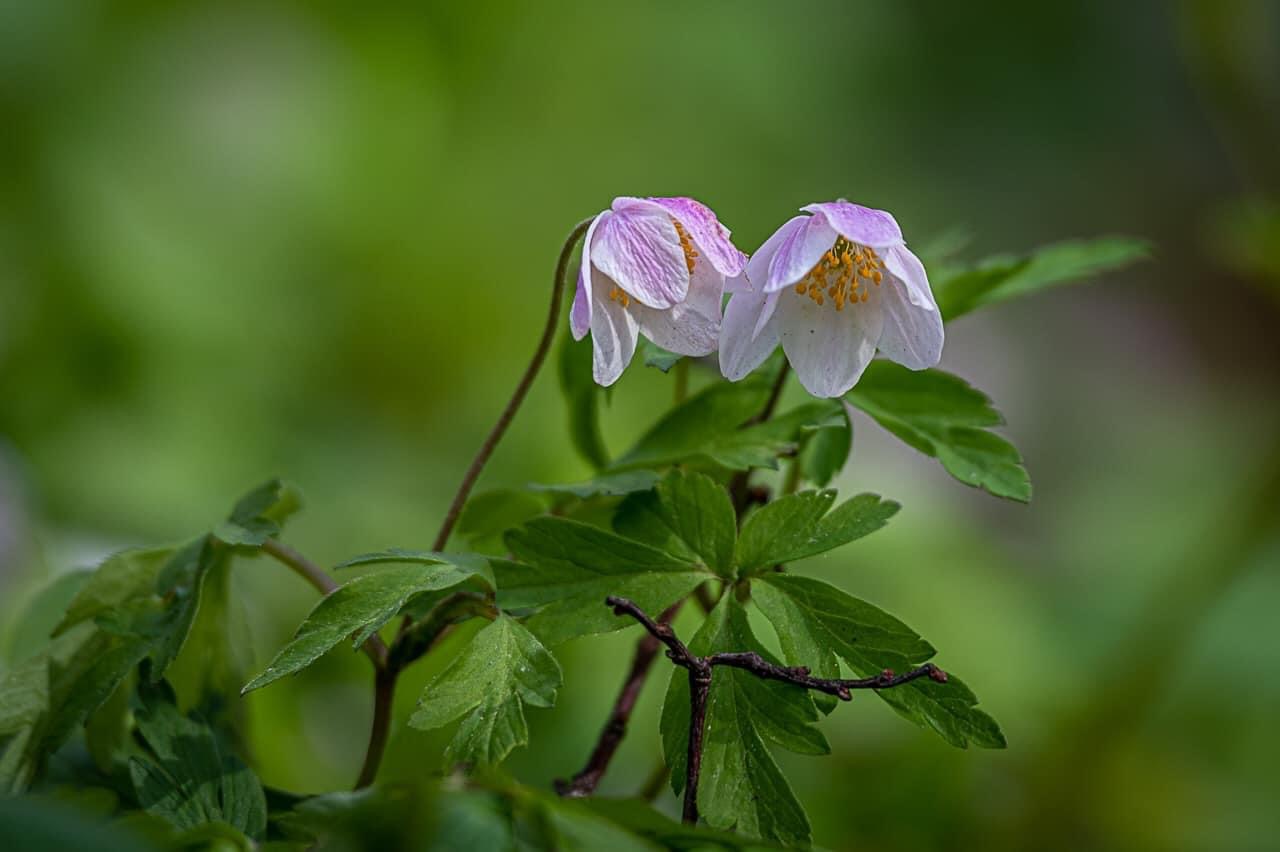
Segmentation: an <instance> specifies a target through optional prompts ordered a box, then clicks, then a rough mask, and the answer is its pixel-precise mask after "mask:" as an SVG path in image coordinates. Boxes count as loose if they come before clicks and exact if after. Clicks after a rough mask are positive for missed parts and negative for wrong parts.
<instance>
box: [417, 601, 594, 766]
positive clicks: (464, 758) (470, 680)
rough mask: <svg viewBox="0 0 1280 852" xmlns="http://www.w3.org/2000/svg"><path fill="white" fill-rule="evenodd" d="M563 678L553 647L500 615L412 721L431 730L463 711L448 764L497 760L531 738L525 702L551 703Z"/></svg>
mask: <svg viewBox="0 0 1280 852" xmlns="http://www.w3.org/2000/svg"><path fill="white" fill-rule="evenodd" d="M602 608H603V607H602ZM561 682H562V676H561V672H560V664H559V663H557V662H556V659H555V657H553V656H551V652H550V651H548V650H547V649H546V648H545V647H543V645H542V643H541V642H539V641H538V640H537V639H536V638H535V637H534V635H533V634H532V633H530V632H529V631H528V630H527V629H525V627H524V626H523V625H521V624H520V623H519V622H517V621H515V620H514V619H512V618H511V617H510V616H507V615H499V616H498V617H497V618H496V619H495V620H494V621H493V622H492V623H490V624H489V625H488V626H486V627H485V628H484V629H483V630H481V631H480V632H479V633H477V634H476V635H475V637H474V638H473V639H472V640H471V644H469V645H468V646H467V647H466V648H465V649H463V650H462V652H461V653H460V654H459V655H458V656H457V657H456V658H455V659H454V660H453V662H452V663H450V664H449V667H448V668H446V669H445V670H444V671H442V672H441V673H440V674H439V675H437V676H436V678H435V679H434V680H432V681H431V683H430V684H428V685H427V688H426V689H425V690H423V693H422V698H421V699H419V701H418V709H417V710H416V711H415V712H414V714H413V716H412V717H410V719H409V724H410V726H412V727H414V728H418V729H420V730H429V729H431V728H438V727H440V726H441V725H445V724H448V723H449V722H452V721H453V720H455V719H458V718H460V717H461V718H462V724H461V725H460V726H459V728H458V732H457V733H456V734H455V735H454V737H453V740H452V741H451V742H450V743H449V746H448V747H447V748H446V749H445V761H446V764H447V765H452V764H454V763H466V764H472V765H492V764H496V763H499V762H501V761H502V759H503V758H505V757H506V756H507V754H509V753H510V752H511V750H512V749H513V748H516V747H517V746H522V745H524V744H525V743H527V742H528V741H529V730H528V726H527V724H526V722H525V718H524V707H525V705H532V706H534V707H551V706H552V705H554V704H555V698H556V690H558V689H559V688H560V684H561Z"/></svg>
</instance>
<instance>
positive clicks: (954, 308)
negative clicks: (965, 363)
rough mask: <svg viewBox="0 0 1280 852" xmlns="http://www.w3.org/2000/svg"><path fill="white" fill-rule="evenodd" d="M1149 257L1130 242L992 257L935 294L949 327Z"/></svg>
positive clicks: (938, 284)
mask: <svg viewBox="0 0 1280 852" xmlns="http://www.w3.org/2000/svg"><path fill="white" fill-rule="evenodd" d="M1150 253H1151V248H1150V245H1149V244H1148V243H1147V242H1145V241H1143V240H1135V239H1131V238H1129V237H1102V238H1099V239H1093V240H1074V241H1069V242H1061V243H1055V244H1053V245H1048V246H1044V247H1042V248H1039V249H1037V250H1036V251H1034V252H1032V253H1031V254H1029V255H1026V256H1025V257H1010V256H1007V255H1004V256H999V257H993V258H989V259H988V260H985V261H983V262H982V263H980V264H978V265H977V266H975V267H973V268H970V269H965V270H961V271H958V272H953V273H950V274H946V275H942V276H939V277H938V279H937V280H936V281H935V283H934V290H933V292H934V295H935V297H936V298H937V301H938V308H939V309H940V310H941V311H942V316H943V318H944V319H946V320H948V321H950V320H953V319H955V318H956V317H959V316H962V315H964V314H966V313H968V312H969V311H971V310H973V309H974V308H978V307H981V306H983V305H990V304H994V303H996V302H1003V301H1005V300H1007V299H1012V298H1014V297H1016V296H1022V295H1025V294H1027V293H1032V292H1035V291H1038V290H1043V289H1046V288H1048V287H1052V286H1055V285H1058V284H1067V283H1072V282H1078V281H1083V280H1086V279H1088V278H1091V277H1093V276H1095V275H1097V274H1099V273H1102V272H1107V271H1110V270H1113V269H1121V268H1123V267H1125V266H1128V265H1130V264H1132V263H1134V262H1135V261H1138V260H1142V259H1144V258H1146V257H1148V256H1149V255H1150Z"/></svg>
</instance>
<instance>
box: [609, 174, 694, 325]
mask: <svg viewBox="0 0 1280 852" xmlns="http://www.w3.org/2000/svg"><path fill="white" fill-rule="evenodd" d="M619 201H622V199H619ZM596 224H597V226H598V227H596V232H595V235H594V237H595V239H594V240H593V241H592V243H591V263H592V265H593V266H595V268H596V269H598V270H600V271H601V272H603V273H604V274H605V275H607V276H609V277H610V278H612V279H613V280H614V281H615V282H617V285H618V286H619V287H621V288H622V289H623V290H626V291H627V293H629V294H630V295H631V296H632V297H633V298H635V299H637V300H638V301H639V302H640V303H641V304H645V305H648V306H649V307H651V308H669V307H671V306H672V305H674V304H676V303H677V302H682V301H684V298H685V296H686V295H688V293H689V267H688V265H687V264H686V262H685V257H684V249H683V247H681V245H680V236H679V235H678V234H677V233H676V226H675V225H674V224H673V223H672V221H671V217H670V216H668V215H667V212H666V211H665V210H663V209H662V208H661V207H658V206H657V205H656V204H649V203H643V204H636V203H626V204H622V205H621V206H619V203H618V201H615V202H614V210H613V211H612V213H611V214H610V215H608V216H603V215H602V216H601V217H600V218H599V220H598V221H597V223H596Z"/></svg>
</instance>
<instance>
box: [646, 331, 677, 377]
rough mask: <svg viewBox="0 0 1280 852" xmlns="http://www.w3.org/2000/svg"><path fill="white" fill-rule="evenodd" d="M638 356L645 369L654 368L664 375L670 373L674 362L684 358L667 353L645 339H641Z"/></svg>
mask: <svg viewBox="0 0 1280 852" xmlns="http://www.w3.org/2000/svg"><path fill="white" fill-rule="evenodd" d="M639 354H640V358H641V359H642V360H643V361H644V365H645V366H646V367H655V368H657V369H659V370H661V371H662V372H664V373H666V372H670V370H671V368H672V367H674V366H675V365H676V362H677V361H679V360H680V359H681V358H683V357H684V356H683V355H677V354H676V353H674V352H668V351H667V350H665V349H663V348H662V347H661V346H659V345H658V344H656V343H654V342H653V341H652V340H650V339H649V338H647V337H645V338H641V342H640V353H639Z"/></svg>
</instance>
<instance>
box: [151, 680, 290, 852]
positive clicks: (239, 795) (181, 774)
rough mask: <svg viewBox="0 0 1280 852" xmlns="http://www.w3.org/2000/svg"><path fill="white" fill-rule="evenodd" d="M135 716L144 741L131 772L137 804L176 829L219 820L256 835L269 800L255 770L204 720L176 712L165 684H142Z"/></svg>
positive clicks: (264, 822)
mask: <svg viewBox="0 0 1280 852" xmlns="http://www.w3.org/2000/svg"><path fill="white" fill-rule="evenodd" d="M134 719H135V720H136V722H137V726H138V733H139V735H140V736H141V737H142V740H143V741H144V742H145V743H146V746H147V753H146V754H145V755H144V756H140V757H134V758H131V759H130V761H129V775H130V777H131V779H132V780H133V786H134V791H135V793H136V794H137V796H138V801H139V803H140V804H141V805H142V806H143V807H144V808H146V810H147V811H148V812H149V813H152V814H155V815H156V816H159V817H161V818H163V819H165V820H166V821H168V822H169V823H170V824H172V825H173V826H174V827H176V828H179V829H194V828H198V827H201V826H204V825H206V824H209V823H218V822H223V823H226V824H227V825H230V826H231V827H232V828H234V829H235V830H236V831H238V832H243V833H244V834H245V835H247V836H249V837H253V838H260V837H261V836H262V834H263V832H265V830H266V825H267V802H266V797H265V795H264V794H263V790H262V784H261V783H260V782H259V781H258V778H257V776H256V775H254V774H253V772H252V771H251V770H250V769H249V768H248V767H246V766H245V765H244V764H243V763H242V762H240V760H239V759H237V758H236V757H235V755H233V754H231V753H230V752H229V751H227V750H226V749H225V748H224V747H223V746H222V745H221V744H220V743H219V742H218V739H217V737H216V736H215V735H214V733H213V731H212V730H210V728H209V726H208V725H206V724H204V722H203V721H201V720H199V719H196V718H188V717H185V716H183V715H182V714H181V713H179V712H178V708H177V707H176V706H175V704H174V699H173V694H172V691H171V690H170V689H169V688H168V686H167V685H166V684H164V683H160V684H155V685H149V684H143V685H142V686H141V687H140V688H139V690H138V693H137V702H136V703H135V705H134Z"/></svg>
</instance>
